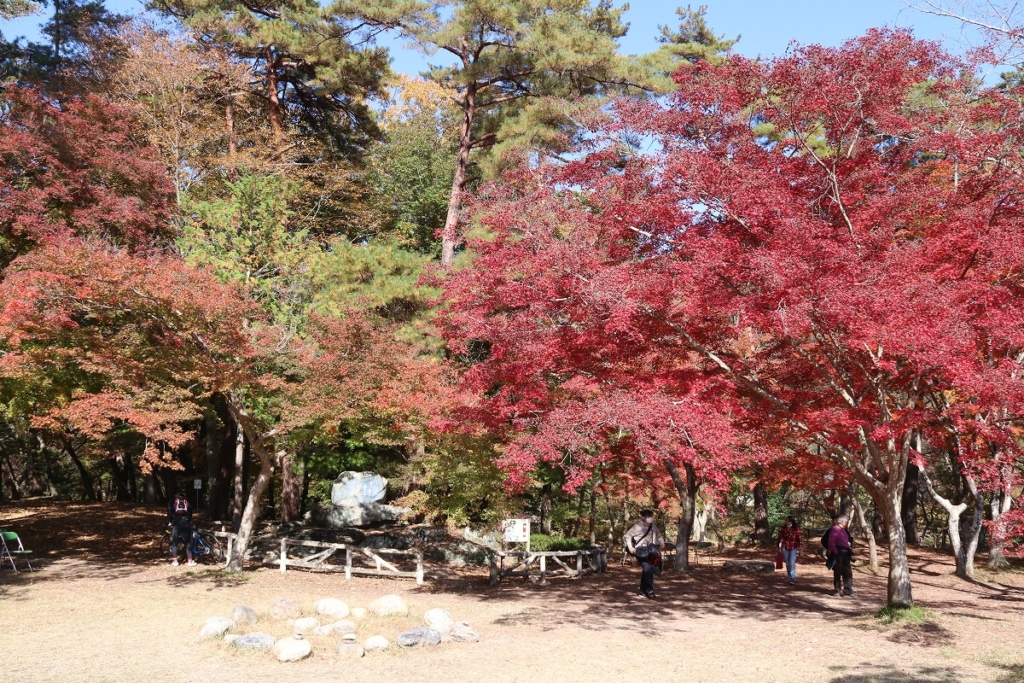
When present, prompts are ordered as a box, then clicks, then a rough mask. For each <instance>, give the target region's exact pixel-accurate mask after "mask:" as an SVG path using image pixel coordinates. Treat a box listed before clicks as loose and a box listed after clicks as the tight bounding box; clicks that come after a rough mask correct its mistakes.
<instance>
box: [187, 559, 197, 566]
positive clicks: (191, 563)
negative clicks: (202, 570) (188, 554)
mask: <svg viewBox="0 0 1024 683" xmlns="http://www.w3.org/2000/svg"><path fill="white" fill-rule="evenodd" d="M188 566H190V567H194V566H196V561H195V560H189V561H188Z"/></svg>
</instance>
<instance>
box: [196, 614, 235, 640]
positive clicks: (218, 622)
mask: <svg viewBox="0 0 1024 683" xmlns="http://www.w3.org/2000/svg"><path fill="white" fill-rule="evenodd" d="M234 627H235V622H233V621H231V620H230V619H225V618H224V617H210V618H209V619H207V620H206V623H205V624H203V628H202V630H201V631H199V638H200V639H202V640H206V639H208V638H220V637H221V636H222V635H224V634H225V633H227V632H228V631H230V630H231V629H233V628H234Z"/></svg>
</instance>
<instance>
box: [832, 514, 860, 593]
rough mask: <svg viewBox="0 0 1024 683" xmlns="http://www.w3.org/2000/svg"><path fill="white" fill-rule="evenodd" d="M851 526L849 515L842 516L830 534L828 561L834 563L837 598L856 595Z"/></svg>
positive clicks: (834, 583) (833, 579)
mask: <svg viewBox="0 0 1024 683" xmlns="http://www.w3.org/2000/svg"><path fill="white" fill-rule="evenodd" d="M849 526H850V517H849V515H841V516H839V517H837V518H836V523H835V525H833V527H832V529H831V530H830V531H829V534H828V561H829V562H831V563H832V587H833V589H834V590H835V592H834V593H833V595H835V596H836V597H837V598H838V597H842V596H844V595H845V596H852V595H856V591H854V590H853V567H852V565H851V564H850V561H851V560H852V559H853V540H852V538H851V537H850V532H849V531H848V530H847V527H849Z"/></svg>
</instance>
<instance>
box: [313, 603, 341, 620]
mask: <svg viewBox="0 0 1024 683" xmlns="http://www.w3.org/2000/svg"><path fill="white" fill-rule="evenodd" d="M313 609H314V610H315V611H316V613H317V614H322V615H324V616H325V617H334V618H335V619H344V618H345V617H347V616H348V614H349V609H348V605H346V604H345V603H344V602H342V601H341V600H338V599H337V598H324V599H323V600H317V603H316V604H315V605H313Z"/></svg>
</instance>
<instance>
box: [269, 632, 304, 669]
mask: <svg viewBox="0 0 1024 683" xmlns="http://www.w3.org/2000/svg"><path fill="white" fill-rule="evenodd" d="M270 652H271V654H273V655H274V656H275V657H277V659H278V661H281V662H297V661H299V660H300V659H305V658H306V657H308V656H309V655H310V653H312V652H313V646H312V645H310V644H309V641H308V640H306V639H305V638H303V637H302V636H300V635H297V634H296V635H294V636H292V637H290V638H282V639H281V640H279V641H277V642H276V643H274V647H272V648H270Z"/></svg>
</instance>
